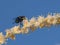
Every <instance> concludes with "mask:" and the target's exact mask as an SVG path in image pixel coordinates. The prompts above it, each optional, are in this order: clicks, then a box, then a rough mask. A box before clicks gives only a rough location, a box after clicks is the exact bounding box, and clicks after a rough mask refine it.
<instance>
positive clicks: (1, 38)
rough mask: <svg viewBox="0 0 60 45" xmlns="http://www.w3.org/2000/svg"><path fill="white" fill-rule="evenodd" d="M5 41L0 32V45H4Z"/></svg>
mask: <svg viewBox="0 0 60 45" xmlns="http://www.w3.org/2000/svg"><path fill="white" fill-rule="evenodd" d="M5 41H6V39H5V36H4V35H3V34H2V32H0V44H4V43H5Z"/></svg>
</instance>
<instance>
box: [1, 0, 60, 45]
mask: <svg viewBox="0 0 60 45" xmlns="http://www.w3.org/2000/svg"><path fill="white" fill-rule="evenodd" d="M55 12H58V13H60V0H0V32H3V33H5V32H4V31H5V30H6V29H8V28H11V27H13V26H14V25H16V24H13V22H14V18H16V17H17V16H21V15H24V16H26V17H27V18H29V19H30V18H31V17H32V16H35V17H36V16H38V15H41V14H43V16H47V15H46V14H47V13H55ZM58 43H60V26H56V27H55V26H52V27H51V28H42V29H37V30H36V31H34V32H31V33H29V34H24V35H21V34H20V35H16V40H15V41H13V40H10V39H9V40H8V43H7V45H56V44H58Z"/></svg>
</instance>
